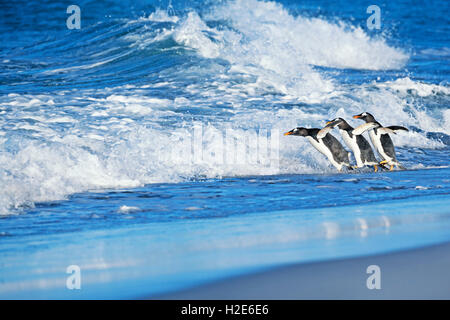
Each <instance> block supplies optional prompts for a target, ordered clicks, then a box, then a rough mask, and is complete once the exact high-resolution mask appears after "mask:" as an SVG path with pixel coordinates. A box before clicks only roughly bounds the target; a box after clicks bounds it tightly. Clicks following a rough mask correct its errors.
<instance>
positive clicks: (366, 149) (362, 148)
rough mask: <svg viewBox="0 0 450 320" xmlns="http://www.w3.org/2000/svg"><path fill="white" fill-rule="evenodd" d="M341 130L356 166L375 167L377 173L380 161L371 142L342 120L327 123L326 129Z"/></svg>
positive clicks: (337, 119)
mask: <svg viewBox="0 0 450 320" xmlns="http://www.w3.org/2000/svg"><path fill="white" fill-rule="evenodd" d="M336 126H337V127H338V128H339V132H340V133H341V136H342V138H343V139H344V142H345V144H346V145H347V147H349V148H350V149H351V150H352V151H353V154H354V156H355V160H356V166H357V167H358V168H362V167H364V166H373V167H374V169H375V172H377V171H378V161H377V158H375V154H374V153H373V150H372V147H371V146H370V144H369V142H368V141H367V140H366V138H364V137H363V136H362V135H361V134H355V133H354V132H353V131H354V128H353V127H352V126H351V125H349V124H348V123H347V121H345V120H344V119H342V118H336V119H333V120H330V121H328V122H327V124H326V126H325V128H330V130H331V129H333V128H334V127H336ZM325 128H324V129H325Z"/></svg>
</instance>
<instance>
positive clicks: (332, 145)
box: [322, 133, 349, 164]
mask: <svg viewBox="0 0 450 320" xmlns="http://www.w3.org/2000/svg"><path fill="white" fill-rule="evenodd" d="M322 141H323V144H324V145H326V146H327V148H328V149H330V151H331V153H332V154H333V158H334V160H335V161H336V162H337V163H347V164H348V163H349V161H348V152H347V150H345V149H344V147H343V146H342V144H341V143H340V142H339V140H338V139H336V138H335V137H334V136H333V135H331V134H330V133H327V134H326V136H325V137H323V139H322Z"/></svg>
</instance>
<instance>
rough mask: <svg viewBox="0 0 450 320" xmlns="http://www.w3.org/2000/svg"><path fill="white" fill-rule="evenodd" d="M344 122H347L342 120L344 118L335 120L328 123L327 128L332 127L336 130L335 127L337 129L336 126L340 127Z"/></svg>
mask: <svg viewBox="0 0 450 320" xmlns="http://www.w3.org/2000/svg"><path fill="white" fill-rule="evenodd" d="M344 122H345V120H344V119H342V118H334V119H333V120H329V121H327V123H326V125H325V127H332V128H334V127H336V126H338V125H340V124H342V123H344Z"/></svg>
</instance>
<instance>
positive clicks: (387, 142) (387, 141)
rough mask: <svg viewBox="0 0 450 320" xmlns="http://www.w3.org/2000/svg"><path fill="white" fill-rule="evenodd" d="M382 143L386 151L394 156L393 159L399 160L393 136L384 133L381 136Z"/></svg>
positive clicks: (390, 155)
mask: <svg viewBox="0 0 450 320" xmlns="http://www.w3.org/2000/svg"><path fill="white" fill-rule="evenodd" d="M380 142H381V145H382V146H383V150H384V152H385V153H386V154H387V155H388V156H389V157H391V158H392V160H394V161H397V157H396V156H395V148H394V143H393V142H392V139H391V137H390V136H389V135H388V134H382V135H381V137H380Z"/></svg>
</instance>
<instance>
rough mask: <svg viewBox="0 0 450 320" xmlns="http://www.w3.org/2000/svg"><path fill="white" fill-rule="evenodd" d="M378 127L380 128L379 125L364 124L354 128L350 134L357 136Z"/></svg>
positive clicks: (373, 123)
mask: <svg viewBox="0 0 450 320" xmlns="http://www.w3.org/2000/svg"><path fill="white" fill-rule="evenodd" d="M379 127H380V125H379V124H378V123H375V122H367V123H364V124H362V125H360V126H358V127H356V128H355V129H353V130H352V134H354V135H357V136H359V135H361V134H363V133H364V132H366V131H368V130H370V129H373V128H379Z"/></svg>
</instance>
